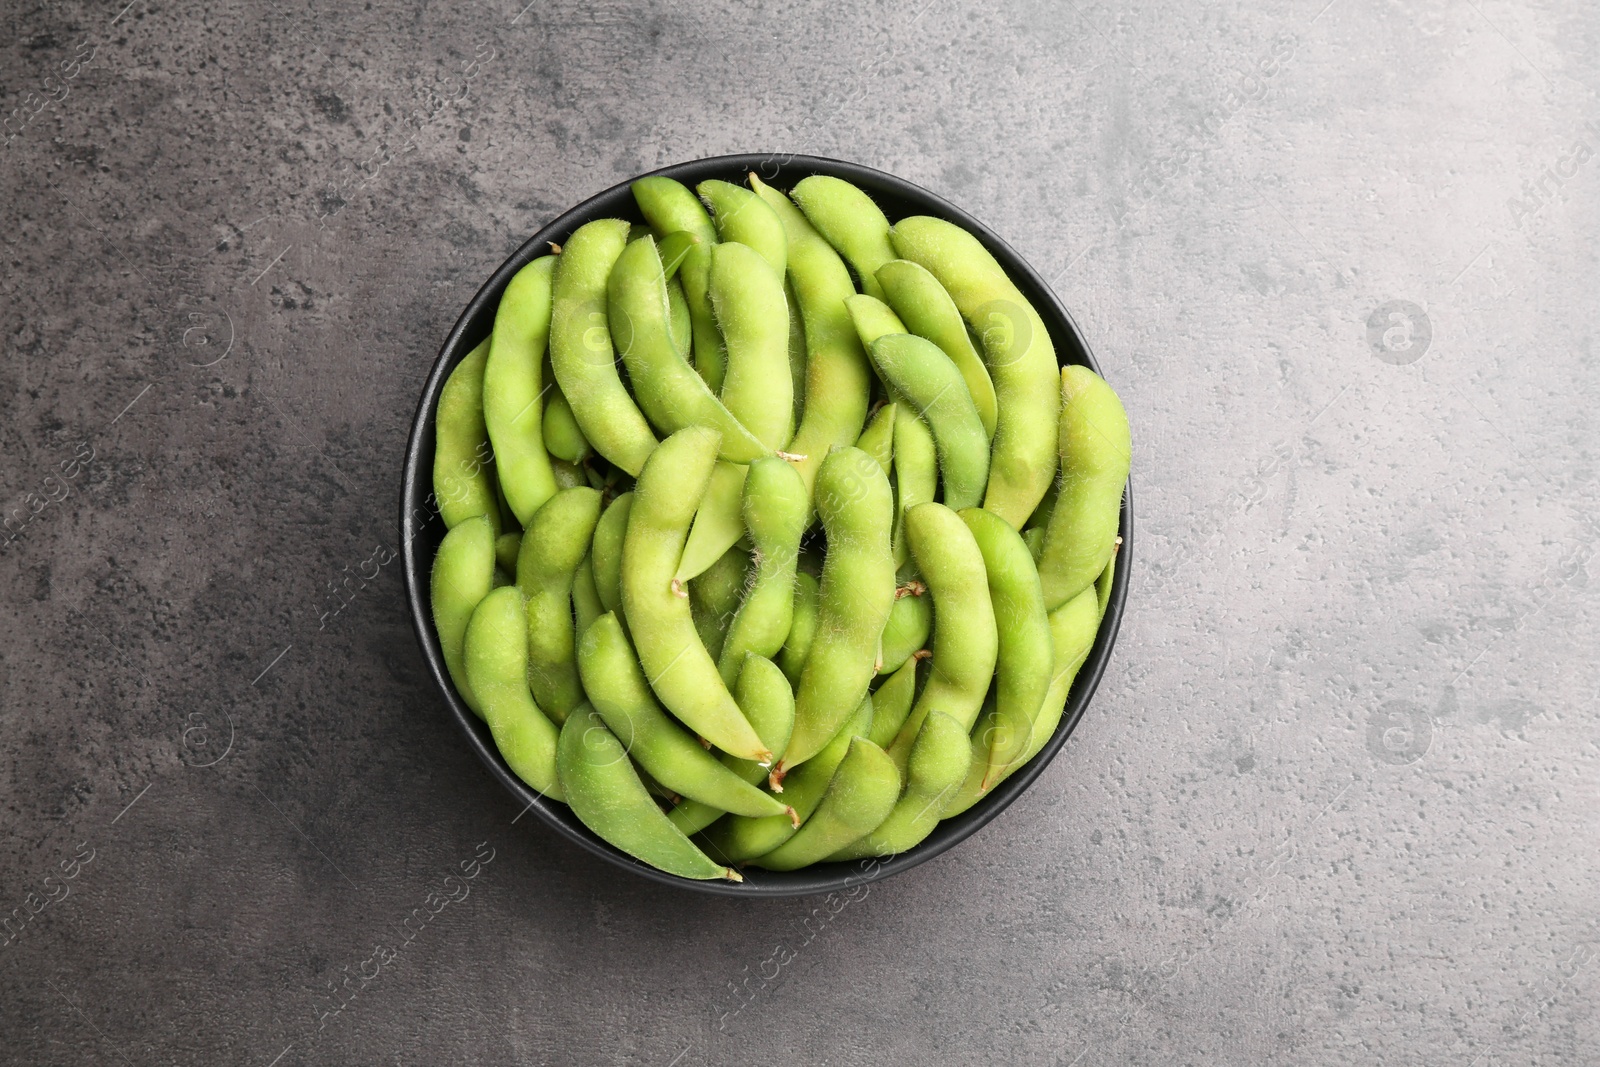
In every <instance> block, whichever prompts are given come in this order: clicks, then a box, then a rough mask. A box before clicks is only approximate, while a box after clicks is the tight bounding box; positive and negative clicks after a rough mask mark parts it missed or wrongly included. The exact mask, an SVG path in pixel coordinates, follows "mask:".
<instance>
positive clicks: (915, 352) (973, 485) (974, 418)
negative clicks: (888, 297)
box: [869, 333, 989, 510]
mask: <svg viewBox="0 0 1600 1067" xmlns="http://www.w3.org/2000/svg"><path fill="white" fill-rule="evenodd" d="M869 351H870V352H871V354H872V362H873V364H874V365H875V366H876V367H877V368H878V370H879V371H880V372H881V373H882V374H883V377H884V380H885V381H887V382H888V383H889V384H890V385H892V386H893V387H894V388H895V389H897V390H898V391H899V392H900V394H901V395H902V396H904V397H905V398H906V401H907V403H909V404H910V405H911V406H912V408H913V409H915V410H916V412H917V414H918V415H920V416H922V418H924V419H925V420H927V423H928V428H929V429H930V430H932V431H933V441H934V444H935V445H936V446H937V448H938V450H939V471H940V475H941V477H942V478H943V480H944V502H945V504H946V505H948V506H949V507H951V508H954V509H956V510H960V509H961V508H968V507H975V506H977V504H978V502H979V501H980V500H982V499H983V488H984V485H985V484H986V483H987V482H988V480H989V438H988V436H987V435H985V434H984V432H983V421H982V420H981V419H979V418H978V409H977V408H976V407H975V406H974V405H973V403H972V394H971V393H969V392H967V383H966V382H965V381H963V380H962V377H961V372H960V371H958V370H957V369H956V365H955V364H954V363H952V362H950V357H949V356H947V355H945V354H944V353H943V352H941V351H940V350H939V346H938V345H936V344H934V343H933V342H932V341H929V340H927V339H926V338H922V337H918V336H916V335H915V334H909V333H891V334H884V335H883V336H882V337H879V338H878V339H877V340H876V341H873V342H872V344H871V346H870V347H869Z"/></svg>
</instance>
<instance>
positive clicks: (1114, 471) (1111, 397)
mask: <svg viewBox="0 0 1600 1067" xmlns="http://www.w3.org/2000/svg"><path fill="white" fill-rule="evenodd" d="M1061 401H1062V404H1061V426H1060V455H1061V488H1060V491H1059V492H1058V494H1057V496H1056V505H1055V509H1054V510H1053V511H1051V512H1050V525H1049V526H1048V527H1046V530H1045V535H1044V551H1043V552H1042V553H1040V556H1039V578H1040V579H1041V580H1042V581H1043V583H1044V602H1045V605H1046V606H1047V607H1049V608H1051V609H1054V608H1056V607H1059V606H1060V605H1062V604H1064V603H1066V602H1067V601H1068V600H1070V599H1072V598H1073V597H1075V596H1077V595H1078V594H1079V593H1081V592H1083V590H1084V589H1086V588H1088V587H1089V586H1091V585H1093V584H1094V580H1095V579H1096V578H1098V577H1100V573H1101V572H1102V571H1104V570H1105V568H1106V564H1107V563H1108V562H1110V560H1111V555H1112V552H1113V551H1114V550H1115V549H1116V542H1117V527H1118V524H1119V523H1120V522H1121V519H1122V490H1123V487H1124V486H1125V485H1127V482H1128V465H1129V461H1130V457H1131V455H1132V444H1131V441H1130V439H1129V435H1128V413H1127V412H1126V411H1124V410H1123V408H1122V401H1121V400H1119V399H1117V394H1116V392H1115V391H1113V390H1112V388H1111V386H1109V385H1107V384H1106V382H1105V379H1103V378H1101V377H1100V376H1099V375H1098V374H1096V373H1095V372H1094V371H1092V370H1090V369H1089V368H1088V367H1078V366H1071V367H1063V368H1061Z"/></svg>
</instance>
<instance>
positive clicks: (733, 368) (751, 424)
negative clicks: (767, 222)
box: [708, 242, 794, 458]
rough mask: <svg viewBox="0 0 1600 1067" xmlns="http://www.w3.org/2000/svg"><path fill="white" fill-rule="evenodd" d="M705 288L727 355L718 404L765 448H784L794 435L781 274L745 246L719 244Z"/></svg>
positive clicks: (785, 315)
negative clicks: (774, 271) (721, 403)
mask: <svg viewBox="0 0 1600 1067" xmlns="http://www.w3.org/2000/svg"><path fill="white" fill-rule="evenodd" d="M708 292H709V294H710V296H711V309H712V311H713V312H714V313H715V315H716V319H717V328H718V329H719V330H720V331H721V333H722V343H723V349H724V351H725V353H726V355H727V363H726V369H725V374H724V377H723V380H722V402H723V404H725V405H726V406H727V409H728V411H730V412H731V413H732V414H733V416H734V418H736V419H738V420H739V422H740V423H742V424H743V425H744V426H745V427H747V428H748V429H749V431H750V432H751V433H752V434H754V435H755V436H756V438H757V439H758V440H759V441H760V442H761V443H762V444H763V445H766V446H767V448H768V449H773V450H776V449H780V448H784V447H785V446H787V445H788V444H789V439H790V438H791V437H793V436H794V395H793V393H792V392H791V390H792V389H793V387H794V385H793V381H792V379H791V378H790V377H789V305H788V303H787V302H786V301H785V300H784V296H783V275H781V274H774V273H773V272H772V268H771V267H770V266H768V264H767V261H766V260H765V259H763V258H761V254H760V253H759V252H757V251H755V249H753V248H750V247H749V246H747V245H742V244H739V243H737V242H729V243H727V244H720V245H717V246H716V247H715V248H713V249H712V250H711V277H710V282H709V289H708ZM729 458H731V457H729Z"/></svg>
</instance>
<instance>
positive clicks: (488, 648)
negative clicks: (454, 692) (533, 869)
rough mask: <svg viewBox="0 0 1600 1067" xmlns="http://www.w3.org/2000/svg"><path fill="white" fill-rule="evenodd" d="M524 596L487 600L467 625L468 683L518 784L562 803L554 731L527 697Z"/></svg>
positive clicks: (505, 594) (510, 590) (503, 594)
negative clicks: (525, 785)
mask: <svg viewBox="0 0 1600 1067" xmlns="http://www.w3.org/2000/svg"><path fill="white" fill-rule="evenodd" d="M523 619H524V606H523V599H522V593H521V591H520V590H518V589H517V587H516V586H514V585H509V586H505V587H503V588H500V589H496V590H495V591H494V592H492V593H490V594H489V595H488V596H486V597H484V598H483V600H482V602H481V603H479V604H478V607H477V609H476V610H475V611H474V612H473V613H472V620H471V622H470V623H468V625H467V632H466V640H465V648H464V653H463V654H464V658H465V666H466V674H467V678H468V679H469V680H470V681H471V683H472V691H473V693H474V695H475V697H476V699H477V701H478V706H479V708H480V712H479V713H480V714H481V715H482V716H483V720H484V722H486V723H488V725H489V733H490V734H491V735H492V736H493V737H494V744H495V748H497V749H499V751H500V755H501V756H502V757H503V758H504V759H505V761H506V765H507V766H508V767H510V768H511V770H512V772H513V773H514V774H516V776H517V777H518V778H521V779H522V780H523V781H524V782H526V783H527V784H528V785H530V786H532V787H533V788H534V789H537V790H538V791H539V792H540V793H542V794H544V795H545V796H547V797H549V798H551V799H552V800H561V799H563V797H562V792H561V783H560V781H559V780H558V779H557V775H556V727H555V724H554V723H552V722H551V721H550V720H549V719H548V718H547V717H546V716H545V714H544V712H543V711H541V710H540V708H539V705H538V704H537V703H535V702H534V699H533V697H532V696H531V695H530V694H529V693H528V638H527V626H526V624H525V623H524V621H523Z"/></svg>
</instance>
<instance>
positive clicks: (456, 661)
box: [428, 515, 495, 717]
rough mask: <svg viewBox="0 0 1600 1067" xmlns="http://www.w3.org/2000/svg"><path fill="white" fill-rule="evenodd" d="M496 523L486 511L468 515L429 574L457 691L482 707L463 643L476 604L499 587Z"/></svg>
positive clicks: (448, 536)
mask: <svg viewBox="0 0 1600 1067" xmlns="http://www.w3.org/2000/svg"><path fill="white" fill-rule="evenodd" d="M494 541H495V539H494V527H493V526H492V525H491V524H490V522H489V520H488V518H487V517H485V516H483V515H478V516H474V517H473V518H470V519H464V520H462V521H461V522H459V523H457V524H456V525H455V527H454V528H453V529H451V530H450V531H449V532H448V533H446V534H445V535H444V540H442V541H440V542H439V550H438V551H437V552H435V553H434V556H433V572H432V574H431V575H430V576H429V580H428V600H429V604H430V606H431V607H432V609H433V628H434V631H435V632H436V633H437V634H438V635H439V651H440V652H442V653H443V654H444V664H445V668H446V669H447V670H448V671H449V672H450V680H451V681H453V682H454V683H455V685H456V692H457V693H459V694H461V699H462V700H463V701H465V702H466V705H467V707H469V708H471V709H472V710H473V711H475V712H478V715H479V716H480V717H481V716H482V715H483V712H482V711H479V709H478V701H477V698H476V697H474V696H473V695H472V686H471V685H470V684H469V683H468V681H467V672H466V668H465V666H464V662H463V660H462V647H463V643H464V642H465V641H466V637H467V623H468V622H469V621H470V620H471V619H472V612H473V609H474V608H476V607H477V606H478V604H479V603H480V602H481V601H482V600H483V598H484V597H486V596H488V595H489V590H490V589H492V588H493V587H494V547H495V545H494Z"/></svg>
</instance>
